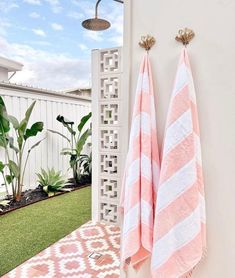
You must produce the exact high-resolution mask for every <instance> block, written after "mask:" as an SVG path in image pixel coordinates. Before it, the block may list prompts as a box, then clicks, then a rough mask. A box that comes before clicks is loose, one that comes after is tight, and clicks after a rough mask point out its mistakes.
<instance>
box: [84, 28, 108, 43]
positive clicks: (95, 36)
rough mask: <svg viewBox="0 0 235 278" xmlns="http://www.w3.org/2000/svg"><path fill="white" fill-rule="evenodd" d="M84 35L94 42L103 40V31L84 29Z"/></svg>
mask: <svg viewBox="0 0 235 278" xmlns="http://www.w3.org/2000/svg"><path fill="white" fill-rule="evenodd" d="M84 36H85V37H86V38H88V39H90V40H93V41H96V42H102V41H103V40H104V36H103V32H100V31H99V32H96V31H89V30H84Z"/></svg>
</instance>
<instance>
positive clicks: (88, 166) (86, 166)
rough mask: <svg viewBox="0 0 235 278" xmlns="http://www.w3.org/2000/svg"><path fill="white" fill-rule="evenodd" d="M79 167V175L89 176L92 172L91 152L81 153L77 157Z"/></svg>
mask: <svg viewBox="0 0 235 278" xmlns="http://www.w3.org/2000/svg"><path fill="white" fill-rule="evenodd" d="M78 163H79V168H80V169H81V175H84V176H89V177H91V173H92V153H90V154H89V155H87V154H81V155H80V157H79V158H78Z"/></svg>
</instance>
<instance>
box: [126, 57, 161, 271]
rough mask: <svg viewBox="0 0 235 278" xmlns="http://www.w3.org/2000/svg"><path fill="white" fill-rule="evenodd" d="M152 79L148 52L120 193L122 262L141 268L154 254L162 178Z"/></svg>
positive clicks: (135, 108) (134, 113) (136, 98)
mask: <svg viewBox="0 0 235 278" xmlns="http://www.w3.org/2000/svg"><path fill="white" fill-rule="evenodd" d="M155 117H156V114H155V105H154V92H153V80H152V72H151V67H150V61H149V57H148V53H146V54H145V56H144V59H143V62H142V64H141V68H140V73H139V79H138V85H137V90H136V96H135V104H134V111H133V118H132V125H131V132H130V139H129V150H128V154H127V159H126V167H125V174H124V178H123V186H122V193H121V208H122V210H123V228H122V247H121V263H122V266H123V267H124V268H125V267H126V266H127V264H129V263H130V264H131V265H132V266H133V267H134V268H136V269H138V268H139V267H140V265H141V264H142V262H143V261H144V260H145V259H146V258H148V257H149V256H150V255H151V252H152V244H153V220H154V200H155V197H156V187H157V183H158V180H159V152H158V143H157V132H156V118H155Z"/></svg>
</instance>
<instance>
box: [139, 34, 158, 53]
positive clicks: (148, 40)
mask: <svg viewBox="0 0 235 278" xmlns="http://www.w3.org/2000/svg"><path fill="white" fill-rule="evenodd" d="M155 43H156V40H155V38H154V37H152V36H150V35H147V36H142V37H141V40H140V42H139V46H140V47H142V48H144V49H145V50H146V51H149V50H150V49H151V48H152V46H153V45H154V44H155Z"/></svg>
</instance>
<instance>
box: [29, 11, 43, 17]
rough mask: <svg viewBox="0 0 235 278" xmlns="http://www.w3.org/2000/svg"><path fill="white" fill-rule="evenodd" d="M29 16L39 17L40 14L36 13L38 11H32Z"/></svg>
mask: <svg viewBox="0 0 235 278" xmlns="http://www.w3.org/2000/svg"><path fill="white" fill-rule="evenodd" d="M29 16H30V17H32V18H39V17H40V14H39V13H36V12H32V13H30V14H29Z"/></svg>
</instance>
